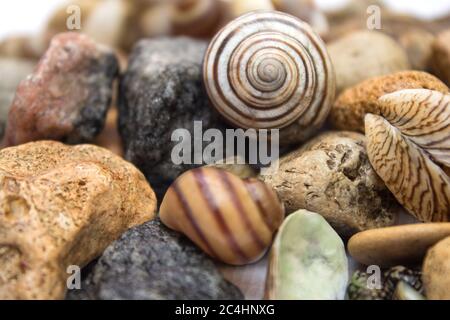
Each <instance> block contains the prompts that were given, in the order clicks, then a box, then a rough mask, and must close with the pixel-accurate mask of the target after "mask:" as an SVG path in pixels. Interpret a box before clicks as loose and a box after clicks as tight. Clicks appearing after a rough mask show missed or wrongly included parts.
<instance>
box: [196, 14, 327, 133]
mask: <svg viewBox="0 0 450 320" xmlns="http://www.w3.org/2000/svg"><path fill="white" fill-rule="evenodd" d="M203 76H204V83H205V87H206V90H207V92H208V95H209V97H210V99H211V101H212V103H213V105H214V107H215V108H216V109H217V110H218V111H219V113H220V114H221V115H222V116H224V117H225V118H226V119H227V120H228V121H229V122H230V123H231V124H233V125H235V126H237V127H241V128H246V129H248V128H254V129H272V128H279V129H281V128H285V127H287V126H289V125H291V124H293V123H295V122H297V123H298V124H300V125H301V126H304V127H306V126H317V127H319V126H320V125H321V124H322V123H323V122H324V121H325V118H326V116H327V115H328V112H329V110H330V105H331V102H332V100H333V99H334V94H335V77H334V72H333V68H332V64H331V61H330V58H329V56H328V53H327V51H326V48H325V45H324V43H323V42H322V40H321V39H320V37H319V36H318V35H316V34H315V33H314V31H312V29H311V27H310V26H309V25H308V24H306V23H305V22H303V21H301V20H299V19H297V18H295V17H293V16H290V15H288V14H284V13H281V12H273V11H272V12H265V11H256V12H251V13H248V14H246V15H243V16H241V17H239V18H237V19H235V20H234V21H232V22H230V23H229V24H228V25H227V26H225V27H224V28H223V29H222V30H221V31H220V32H219V33H218V34H217V35H216V36H215V38H214V39H213V40H212V41H211V43H210V45H209V48H208V50H207V51H206V56H205V60H204V70H203Z"/></svg>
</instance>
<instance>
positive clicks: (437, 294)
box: [422, 237, 450, 300]
mask: <svg viewBox="0 0 450 320" xmlns="http://www.w3.org/2000/svg"><path fill="white" fill-rule="evenodd" d="M422 272H423V277H422V278H423V283H424V285H425V293H426V296H427V298H428V299H430V300H436V299H439V300H449V299H450V277H449V276H448V275H449V274H450V237H447V238H445V239H444V240H441V241H439V242H438V243H437V244H436V245H435V246H434V247H432V248H431V249H430V250H429V251H428V253H427V256H426V257H425V260H424V263H423V269H422Z"/></svg>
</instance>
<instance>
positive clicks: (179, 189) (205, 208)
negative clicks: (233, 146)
mask: <svg viewBox="0 0 450 320" xmlns="http://www.w3.org/2000/svg"><path fill="white" fill-rule="evenodd" d="M160 218H161V221H162V222H163V223H164V224H165V225H166V226H168V227H169V228H171V229H174V230H177V231H179V232H181V233H183V234H185V235H186V236H187V237H188V238H190V239H191V240H192V241H193V242H194V243H195V244H197V245H198V246H199V247H200V248H201V249H202V250H203V251H205V252H206V253H207V254H208V255H210V256H211V257H214V258H216V259H218V260H220V261H223V262H225V263H228V264H233V265H242V264H246V263H251V262H254V261H256V260H258V259H259V258H260V257H261V256H262V255H263V254H264V253H265V252H266V250H267V248H268V247H269V246H270V244H271V242H272V237H273V234H274V232H275V231H276V230H277V229H278V227H279V226H280V224H281V222H282V220H283V218H284V209H283V205H282V204H281V203H280V201H279V199H278V197H277V195H276V193H275V191H273V190H272V189H271V188H269V187H268V186H267V185H266V184H265V183H263V182H261V181H259V180H257V179H246V180H242V179H240V178H238V177H237V176H235V175H233V174H231V173H229V172H226V171H224V170H220V169H215V168H198V169H193V170H190V171H187V172H185V173H184V174H183V175H181V176H180V177H179V178H178V179H177V180H176V181H175V182H174V183H173V184H172V185H171V187H170V188H169V190H168V191H167V193H166V195H165V196H164V199H163V201H162V204H161V208H160Z"/></svg>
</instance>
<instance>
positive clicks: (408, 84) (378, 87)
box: [329, 71, 449, 132]
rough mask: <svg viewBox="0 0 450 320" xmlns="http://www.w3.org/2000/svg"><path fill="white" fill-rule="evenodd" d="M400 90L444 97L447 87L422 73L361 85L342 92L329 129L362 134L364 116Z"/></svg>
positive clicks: (335, 104)
mask: <svg viewBox="0 0 450 320" xmlns="http://www.w3.org/2000/svg"><path fill="white" fill-rule="evenodd" d="M403 89H430V90H436V91H440V92H443V93H447V92H449V89H448V87H447V86H446V85H445V84H444V83H443V82H442V81H440V80H439V79H438V78H436V77H435V76H433V75H431V74H429V73H426V72H421V71H401V72H396V73H393V74H390V75H387V76H381V77H375V78H371V79H368V80H366V81H363V82H361V83H359V84H357V85H356V86H353V87H351V88H349V89H347V90H345V91H344V92H342V93H341V94H340V95H339V96H338V98H337V99H336V102H335V103H334V105H333V107H332V108H331V112H330V115H329V120H330V123H331V125H332V126H333V127H334V128H336V129H340V130H353V131H360V132H364V116H365V115H366V113H374V114H378V113H379V112H378V111H377V110H378V108H377V105H378V98H380V97H381V96H383V95H385V94H388V93H391V92H394V91H398V90H403Z"/></svg>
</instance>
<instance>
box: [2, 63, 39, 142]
mask: <svg viewBox="0 0 450 320" xmlns="http://www.w3.org/2000/svg"><path fill="white" fill-rule="evenodd" d="M34 65H35V64H34V62H32V61H29V60H22V59H15V58H0V74H1V77H0V138H1V137H2V136H3V132H4V130H5V126H6V121H7V120H8V112H9V108H10V106H11V103H12V101H13V99H14V94H15V92H16V87H17V85H18V84H19V83H20V81H22V80H23V79H25V78H26V77H27V75H29V74H30V73H32V72H33V68H34Z"/></svg>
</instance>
